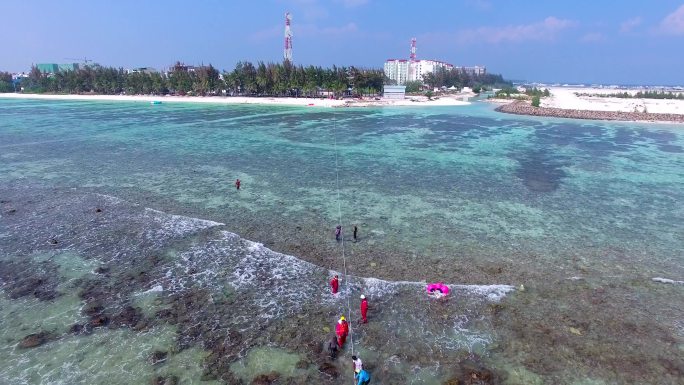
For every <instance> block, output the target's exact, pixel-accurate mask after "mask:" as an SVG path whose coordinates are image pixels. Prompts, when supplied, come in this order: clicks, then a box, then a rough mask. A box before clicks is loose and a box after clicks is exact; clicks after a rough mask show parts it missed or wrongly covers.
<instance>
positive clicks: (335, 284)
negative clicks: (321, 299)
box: [330, 274, 340, 294]
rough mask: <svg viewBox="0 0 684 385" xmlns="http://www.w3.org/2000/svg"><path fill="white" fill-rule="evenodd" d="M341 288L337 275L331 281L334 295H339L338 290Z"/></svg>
mask: <svg viewBox="0 0 684 385" xmlns="http://www.w3.org/2000/svg"><path fill="white" fill-rule="evenodd" d="M339 288H340V281H339V279H338V278H337V274H335V276H334V277H333V279H332V280H330V289H331V290H332V293H333V294H337V290H338V289H339Z"/></svg>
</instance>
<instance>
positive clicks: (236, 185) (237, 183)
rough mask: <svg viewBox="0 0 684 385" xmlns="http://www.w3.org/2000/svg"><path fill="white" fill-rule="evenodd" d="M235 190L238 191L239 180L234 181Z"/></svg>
mask: <svg viewBox="0 0 684 385" xmlns="http://www.w3.org/2000/svg"><path fill="white" fill-rule="evenodd" d="M235 188H236V189H237V190H239V189H240V179H235Z"/></svg>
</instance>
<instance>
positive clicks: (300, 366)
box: [295, 360, 309, 369]
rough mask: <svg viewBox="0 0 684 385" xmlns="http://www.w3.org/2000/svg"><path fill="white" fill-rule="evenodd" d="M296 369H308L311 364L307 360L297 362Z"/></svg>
mask: <svg viewBox="0 0 684 385" xmlns="http://www.w3.org/2000/svg"><path fill="white" fill-rule="evenodd" d="M295 367H296V368H297V369H306V368H308V367H309V362H307V361H306V360H301V361H299V362H297V365H295Z"/></svg>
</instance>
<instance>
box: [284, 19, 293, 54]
mask: <svg viewBox="0 0 684 385" xmlns="http://www.w3.org/2000/svg"><path fill="white" fill-rule="evenodd" d="M290 20H292V16H290V12H286V13H285V51H284V52H283V60H287V61H290V62H291V61H292V31H291V30H290Z"/></svg>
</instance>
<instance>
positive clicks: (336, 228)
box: [335, 225, 342, 242]
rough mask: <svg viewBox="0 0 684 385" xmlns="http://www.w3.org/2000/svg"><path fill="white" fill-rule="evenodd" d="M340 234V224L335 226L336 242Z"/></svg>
mask: <svg viewBox="0 0 684 385" xmlns="http://www.w3.org/2000/svg"><path fill="white" fill-rule="evenodd" d="M340 235H342V226H340V225H337V227H335V240H336V241H338V242H339V241H340Z"/></svg>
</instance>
